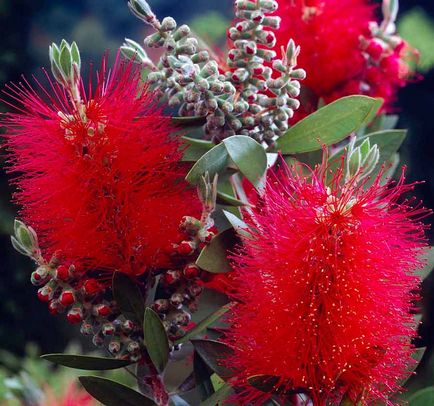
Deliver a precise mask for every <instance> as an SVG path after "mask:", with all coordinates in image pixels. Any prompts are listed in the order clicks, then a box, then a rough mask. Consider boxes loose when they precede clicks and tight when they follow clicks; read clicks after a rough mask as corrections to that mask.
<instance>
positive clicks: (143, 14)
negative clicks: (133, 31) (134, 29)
mask: <svg viewBox="0 0 434 406" xmlns="http://www.w3.org/2000/svg"><path fill="white" fill-rule="evenodd" d="M128 7H129V9H130V10H131V12H132V13H133V14H134V15H135V16H136V17H137V18H139V19H140V20H142V21H144V22H145V23H148V24H150V23H151V22H152V21H153V20H155V14H154V13H153V12H152V9H151V7H150V6H149V4H148V2H147V1H145V0H130V1H129V2H128Z"/></svg>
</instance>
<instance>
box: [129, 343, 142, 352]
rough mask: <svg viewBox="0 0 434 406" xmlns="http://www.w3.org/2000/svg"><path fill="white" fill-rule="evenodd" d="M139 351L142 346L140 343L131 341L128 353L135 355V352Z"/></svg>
mask: <svg viewBox="0 0 434 406" xmlns="http://www.w3.org/2000/svg"><path fill="white" fill-rule="evenodd" d="M139 349H140V345H139V343H138V342H136V341H130V342H129V343H128V344H127V351H128V352H129V353H135V352H137V351H139Z"/></svg>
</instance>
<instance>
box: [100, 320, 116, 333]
mask: <svg viewBox="0 0 434 406" xmlns="http://www.w3.org/2000/svg"><path fill="white" fill-rule="evenodd" d="M115 331H116V329H115V327H114V325H113V324H112V323H105V324H103V326H102V328H101V332H102V334H103V335H104V336H112V335H113V334H114V333H115Z"/></svg>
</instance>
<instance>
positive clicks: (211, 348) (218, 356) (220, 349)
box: [191, 340, 233, 379]
mask: <svg viewBox="0 0 434 406" xmlns="http://www.w3.org/2000/svg"><path fill="white" fill-rule="evenodd" d="M191 342H192V344H193V346H194V349H195V350H196V351H197V353H198V354H199V355H200V357H201V358H202V359H203V361H204V362H205V364H206V365H208V367H209V368H211V369H212V370H213V371H214V372H215V373H216V374H217V375H219V376H220V377H221V378H223V379H227V378H230V377H231V376H232V371H231V370H229V369H228V368H226V367H224V366H223V365H222V360H224V359H226V358H227V357H228V356H230V355H232V354H233V350H232V348H230V347H228V346H227V345H226V344H223V343H221V342H219V341H214V340H191Z"/></svg>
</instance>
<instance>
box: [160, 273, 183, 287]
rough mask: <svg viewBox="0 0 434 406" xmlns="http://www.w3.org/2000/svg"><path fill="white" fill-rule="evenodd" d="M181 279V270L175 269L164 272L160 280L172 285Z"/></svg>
mask: <svg viewBox="0 0 434 406" xmlns="http://www.w3.org/2000/svg"><path fill="white" fill-rule="evenodd" d="M180 279H181V272H179V271H177V270H169V271H167V272H165V273H164V275H163V276H162V278H161V280H162V282H163V283H164V284H166V285H174V284H175V283H177V282H178V281H179V280H180Z"/></svg>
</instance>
